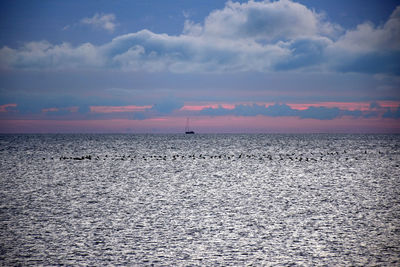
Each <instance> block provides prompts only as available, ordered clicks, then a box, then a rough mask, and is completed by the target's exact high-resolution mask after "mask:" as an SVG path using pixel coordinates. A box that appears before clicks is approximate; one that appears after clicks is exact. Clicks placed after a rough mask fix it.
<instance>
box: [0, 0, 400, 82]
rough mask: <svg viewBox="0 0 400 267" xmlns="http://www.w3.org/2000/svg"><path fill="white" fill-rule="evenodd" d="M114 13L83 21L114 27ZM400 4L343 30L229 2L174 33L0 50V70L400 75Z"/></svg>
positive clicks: (277, 7)
mask: <svg viewBox="0 0 400 267" xmlns="http://www.w3.org/2000/svg"><path fill="white" fill-rule="evenodd" d="M114 21H115V16H114V15H113V14H95V15H94V16H93V17H92V18H85V19H83V20H82V21H81V22H82V23H84V24H88V25H92V26H95V27H100V28H103V29H106V30H108V31H110V32H112V31H113V30H114V29H115V25H116V23H115V22H114ZM399 21H400V7H397V8H396V9H395V11H394V12H393V13H392V15H391V16H390V17H389V19H388V21H387V22H386V23H385V24H384V25H383V26H378V27H375V26H374V25H372V24H371V23H363V24H360V25H358V27H357V28H355V29H349V30H345V29H343V28H341V27H340V26H339V25H336V24H334V23H331V22H328V21H327V20H326V18H325V16H324V15H323V14H321V13H317V12H315V11H313V10H311V9H309V8H307V7H306V6H304V5H302V4H300V3H295V2H292V1H289V0H280V1H273V2H270V1H261V2H255V1H249V2H247V3H234V2H227V4H226V5H225V7H224V8H222V9H219V10H214V11H213V12H211V13H210V14H209V15H208V16H207V17H206V18H205V19H204V21H202V22H198V23H195V22H193V21H190V20H186V21H185V24H184V27H183V32H182V34H180V35H177V36H172V35H167V34H157V33H153V32H151V31H149V30H146V29H143V30H141V31H138V32H135V33H130V34H125V35H121V36H118V37H116V38H114V39H113V40H112V41H110V42H108V43H105V44H103V45H99V46H96V45H92V44H90V43H86V44H82V45H78V46H71V45H70V44H68V43H62V44H59V45H54V44H50V43H48V42H45V41H43V42H32V43H28V44H25V45H24V46H22V47H20V48H17V49H14V48H9V47H6V46H5V47H3V48H1V49H0V67H1V68H3V69H7V68H11V69H52V70H54V69H55V70H60V69H116V70H123V71H147V72H161V71H169V72H174V73H199V72H200V73H201V72H206V73H207V72H220V73H221V72H229V73H235V72H250V71H255V72H275V71H288V70H297V71H307V70H311V71H334V72H360V73H385V74H389V75H392V74H395V75H399V74H400V67H399V65H400V64H399V63H398V62H400V33H399V31H400V22H399Z"/></svg>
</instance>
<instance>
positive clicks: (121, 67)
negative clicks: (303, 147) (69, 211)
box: [0, 0, 400, 133]
mask: <svg viewBox="0 0 400 267" xmlns="http://www.w3.org/2000/svg"><path fill="white" fill-rule="evenodd" d="M0 31H1V34H0V133H182V132H183V131H184V129H185V124H186V118H190V127H191V129H192V130H194V131H195V132H196V133H400V2H399V1H391V0H385V1H380V0H354V1H347V0H336V1H333V0H332V1H330V0H326V1H320V0H299V1H289V0H277V1H272V0H271V1H268V0H265V1H220V0H202V1H197V0H176V1H164V0H137V1H128V0H115V1H103V0H99V1H90V0H89V1H76V0H70V1H59V0H43V1H27V0H26V1H21V0H13V1H11V0H10V1H1V2H0Z"/></svg>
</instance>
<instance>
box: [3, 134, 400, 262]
mask: <svg viewBox="0 0 400 267" xmlns="http://www.w3.org/2000/svg"><path fill="white" fill-rule="evenodd" d="M399 164H400V136H396V135H193V136H185V135H17V136H13V135H2V136H0V201H1V203H0V204H1V206H0V249H1V250H0V263H1V265H7V266H8V265H38V264H43V265H117V264H121V265H151V264H154V265H206V266H210V265H236V266H237V265H246V264H254V265H290V264H298V265H347V266H348V265H389V266H390V265H393V266H395V265H397V266H399V264H400V167H399Z"/></svg>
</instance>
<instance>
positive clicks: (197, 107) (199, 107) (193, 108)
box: [180, 104, 235, 111]
mask: <svg viewBox="0 0 400 267" xmlns="http://www.w3.org/2000/svg"><path fill="white" fill-rule="evenodd" d="M218 107H223V108H225V109H234V108H235V105H233V104H209V105H193V104H190V105H184V106H183V107H182V108H181V109H180V110H181V111H201V110H203V109H206V108H218Z"/></svg>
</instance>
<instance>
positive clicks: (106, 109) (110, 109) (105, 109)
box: [90, 105, 152, 113]
mask: <svg viewBox="0 0 400 267" xmlns="http://www.w3.org/2000/svg"><path fill="white" fill-rule="evenodd" d="M151 107H152V106H133V105H131V106H91V107H90V112H92V113H114V112H135V111H145V110H146V109H150V108H151Z"/></svg>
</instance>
